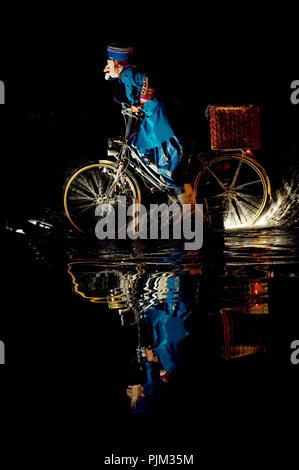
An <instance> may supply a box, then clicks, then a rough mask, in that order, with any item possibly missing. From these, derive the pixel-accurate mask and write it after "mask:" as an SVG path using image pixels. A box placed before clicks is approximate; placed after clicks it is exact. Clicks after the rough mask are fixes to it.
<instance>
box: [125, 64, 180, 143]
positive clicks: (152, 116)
mask: <svg viewBox="0 0 299 470" xmlns="http://www.w3.org/2000/svg"><path fill="white" fill-rule="evenodd" d="M146 77H147V75H146V74H145V73H141V72H138V70H137V69H136V68H135V67H132V66H129V67H127V68H125V69H124V70H123V71H122V74H121V76H120V78H119V82H120V83H122V84H123V85H124V87H125V91H126V96H127V99H128V101H129V103H130V104H131V105H137V104H139V103H140V93H141V90H142V85H143V84H144V80H145V78H146ZM142 110H143V112H144V113H145V117H144V119H143V121H142V123H141V126H140V130H139V132H138V135H137V138H136V140H135V142H134V145H136V147H138V148H139V149H152V148H154V147H158V146H159V145H161V144H162V142H166V141H167V140H168V139H170V138H171V137H174V136H175V134H174V132H173V129H172V127H171V126H170V124H169V122H168V118H167V115H166V110H165V105H164V104H163V103H162V102H161V101H159V100H158V99H157V98H156V97H154V98H153V100H152V101H147V102H146V103H144V105H143V108H142Z"/></svg>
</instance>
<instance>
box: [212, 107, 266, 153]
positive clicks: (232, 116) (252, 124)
mask: <svg viewBox="0 0 299 470" xmlns="http://www.w3.org/2000/svg"><path fill="white" fill-rule="evenodd" d="M209 114H210V132H211V148H212V149H213V150H218V149H242V148H248V149H250V148H254V149H258V148H260V146H261V143H260V113H259V107H258V106H256V105H244V106H211V107H209Z"/></svg>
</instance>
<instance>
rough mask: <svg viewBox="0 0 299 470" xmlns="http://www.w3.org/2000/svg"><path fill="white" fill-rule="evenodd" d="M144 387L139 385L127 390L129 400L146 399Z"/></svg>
mask: <svg viewBox="0 0 299 470" xmlns="http://www.w3.org/2000/svg"><path fill="white" fill-rule="evenodd" d="M143 391H144V387H143V386H142V385H141V384H138V385H133V386H132V387H131V388H127V391H126V392H127V396H128V397H129V398H133V397H134V396H136V398H137V397H138V398H144V397H145V394H144V393H143Z"/></svg>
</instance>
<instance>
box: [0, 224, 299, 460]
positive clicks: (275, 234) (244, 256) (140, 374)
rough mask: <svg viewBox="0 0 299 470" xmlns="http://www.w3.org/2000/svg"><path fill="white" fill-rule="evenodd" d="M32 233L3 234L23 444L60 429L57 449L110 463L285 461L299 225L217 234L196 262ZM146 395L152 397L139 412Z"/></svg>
mask: <svg viewBox="0 0 299 470" xmlns="http://www.w3.org/2000/svg"><path fill="white" fill-rule="evenodd" d="M23 232H24V233H16V232H7V233H6V242H8V246H9V247H10V248H11V249H10V250H9V253H10V256H9V267H8V268H7V270H6V276H7V281H8V282H7V284H8V285H9V286H10V287H9V289H8V291H7V292H6V296H7V297H8V299H9V302H10V303H11V304H13V305H14V310H13V311H14V315H13V316H12V315H11V314H9V311H8V310H6V311H5V312H4V313H3V314H2V325H3V331H4V332H5V334H6V337H4V340H5V343H6V351H7V365H8V368H7V371H8V372H7V373H8V374H11V376H12V377H13V378H14V380H15V387H14V388H13V390H12V391H11V392H10V393H12V395H13V397H14V400H13V401H14V403H15V406H13V407H12V409H11V412H12V413H13V414H14V413H17V414H18V413H21V414H22V416H24V420H23V423H24V429H23V430H22V429H21V428H20V430H19V432H25V431H26V423H27V422H28V420H30V421H32V422H33V424H34V427H35V429H38V428H39V426H44V424H45V423H49V426H50V425H51V424H52V425H53V424H54V425H55V423H57V424H56V428H55V429H56V431H55V433H54V435H53V439H54V440H57V442H58V443H60V444H59V445H63V439H64V433H67V434H68V435H69V436H71V437H72V439H73V443H75V442H76V443H77V445H78V446H79V447H78V452H80V449H81V450H82V446H83V448H84V449H85V447H84V446H85V445H86V446H87V449H88V450H84V452H83V451H82V452H83V453H84V455H85V458H88V457H89V456H90V455H91V454H93V455H98V457H99V459H100V460H101V459H102V456H105V455H109V453H111V452H114V453H117V450H118V452H122V455H125V454H126V455H141V452H142V449H155V452H156V453H157V452H158V449H164V450H163V452H164V453H165V452H166V451H167V449H169V452H170V451H171V449H176V453H186V452H187V450H190V452H191V451H192V452H193V453H194V455H196V456H197V457H196V458H197V459H200V458H201V457H202V456H203V455H204V456H205V457H207V456H210V457H209V458H211V459H212V460H211V462H212V461H213V459H214V458H218V457H217V452H218V451H219V452H220V449H221V452H227V453H228V454H229V455H230V456H233V455H235V453H237V452H239V451H240V449H243V450H244V452H245V453H247V454H248V453H249V454H250V455H251V457H252V456H254V455H255V454H256V453H257V452H258V449H259V451H262V455H263V456H264V458H265V459H267V457H268V456H269V455H271V456H272V457H274V455H275V452H276V450H274V448H275V442H276V441H277V440H278V441H279V436H280V435H281V433H282V426H286V425H287V424H286V423H287V422H288V419H291V420H292V416H293V411H292V409H293V408H292V404H293V400H295V388H294V387H295V374H297V375H298V372H297V371H296V366H293V365H292V364H291V363H290V343H291V342H292V340H294V339H296V338H297V337H298V329H296V325H297V317H298V308H297V307H296V305H297V289H298V261H299V258H298V250H299V244H298V227H296V226H295V227H294V226H293V227H289V228H278V227H272V228H269V227H268V228H267V227H264V228H263V227H260V228H252V229H250V230H243V231H241V230H239V231H229V230H227V231H222V232H213V231H209V232H207V233H205V237H204V243H203V247H202V249H201V250H199V251H197V252H192V251H189V252H186V251H184V250H183V249H182V246H180V244H177V245H175V244H174V243H171V242H164V243H161V242H155V243H154V242H153V241H142V242H140V243H139V242H138V243H137V242H136V243H133V244H132V243H131V242H130V243H124V244H122V245H120V244H119V243H114V242H109V243H108V242H106V243H103V242H99V241H96V242H95V241H94V240H93V241H90V240H86V239H84V238H82V237H80V236H79V237H77V236H74V235H73V234H71V232H69V233H68V234H67V235H65V234H63V236H62V235H61V234H59V233H57V232H55V228H54V227H49V228H45V227H39V226H37V225H35V226H34V225H32V223H27V224H25V226H24V227H23ZM149 347H153V348H154V352H155V354H156V355H157V357H158V358H159V362H148V361H147V360H146V358H145V357H144V348H149ZM160 369H168V370H171V373H170V374H168V375H167V376H166V378H167V379H168V382H167V383H166V382H165V381H163V380H161V378H160V375H159V374H160ZM138 384H141V385H143V386H144V393H146V397H145V398H142V399H141V400H138V402H137V404H135V406H134V403H133V405H132V407H131V402H130V399H129V398H128V397H127V396H126V389H127V387H128V386H133V385H138ZM24 405H26V406H25V407H24ZM281 419H282V421H281ZM279 420H280V421H279ZM278 421H279V422H280V423H282V424H279V426H278V424H277V423H278ZM58 423H59V425H58ZM94 426H95V427H94ZM21 427H22V426H21ZM103 430H104V434H103V433H102V431H103ZM33 435H35V434H32V436H33ZM35 439H37V440H38V442H39V445H40V446H42V447H43V446H45V448H47V445H48V443H47V442H45V441H44V440H43V438H42V436H38V437H36V436H35ZM83 442H84V443H85V444H83ZM290 446H291V444H290ZM121 449H122V450H121ZM137 449H138V450H137ZM179 449H181V452H179ZM123 452H125V454H123ZM129 452H131V454H130V453H129ZM134 452H135V453H134ZM242 452H243V451H242ZM86 453H87V454H86Z"/></svg>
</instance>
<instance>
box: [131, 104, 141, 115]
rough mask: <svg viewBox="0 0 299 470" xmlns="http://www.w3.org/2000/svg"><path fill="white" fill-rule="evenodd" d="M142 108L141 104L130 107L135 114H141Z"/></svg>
mask: <svg viewBox="0 0 299 470" xmlns="http://www.w3.org/2000/svg"><path fill="white" fill-rule="evenodd" d="M141 108H142V106H141V105H137V106H134V105H132V106H131V108H130V111H132V112H133V113H135V114H139V113H140V111H141Z"/></svg>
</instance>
